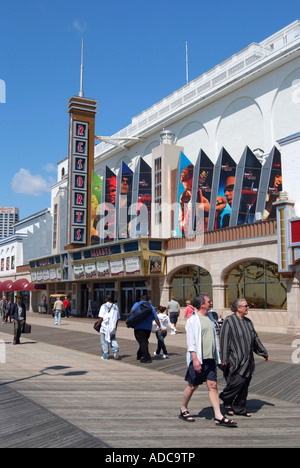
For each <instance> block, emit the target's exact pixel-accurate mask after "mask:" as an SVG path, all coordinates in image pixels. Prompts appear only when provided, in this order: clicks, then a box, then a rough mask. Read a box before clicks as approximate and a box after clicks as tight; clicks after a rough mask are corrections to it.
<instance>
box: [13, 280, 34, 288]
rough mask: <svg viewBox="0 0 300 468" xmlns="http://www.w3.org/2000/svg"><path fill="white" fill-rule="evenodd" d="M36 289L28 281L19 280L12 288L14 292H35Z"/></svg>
mask: <svg viewBox="0 0 300 468" xmlns="http://www.w3.org/2000/svg"><path fill="white" fill-rule="evenodd" d="M34 289H35V286H34V284H32V283H29V281H28V280H27V279H18V280H17V281H15V282H14V283H13V285H12V288H11V290H12V291H33V290H34Z"/></svg>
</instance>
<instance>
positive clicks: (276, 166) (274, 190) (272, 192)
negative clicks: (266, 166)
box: [263, 148, 282, 221]
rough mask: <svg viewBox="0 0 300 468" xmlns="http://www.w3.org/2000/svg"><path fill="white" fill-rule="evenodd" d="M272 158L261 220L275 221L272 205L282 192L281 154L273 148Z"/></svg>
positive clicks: (274, 211)
mask: <svg viewBox="0 0 300 468" xmlns="http://www.w3.org/2000/svg"><path fill="white" fill-rule="evenodd" d="M270 156H271V157H272V159H273V160H272V166H271V173H270V179H269V185H268V193H267V197H266V203H265V209H264V213H263V220H264V221H265V220H266V219H275V218H276V208H275V207H274V206H273V203H275V202H276V201H278V200H279V198H280V192H282V171H281V154H280V152H279V151H278V150H277V148H274V151H273V152H272V153H271V155H270Z"/></svg>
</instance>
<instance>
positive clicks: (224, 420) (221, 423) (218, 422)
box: [215, 416, 237, 427]
mask: <svg viewBox="0 0 300 468" xmlns="http://www.w3.org/2000/svg"><path fill="white" fill-rule="evenodd" d="M215 425H216V426H225V427H237V424H236V422H234V421H232V420H231V419H227V418H225V416H223V418H222V419H217V418H215Z"/></svg>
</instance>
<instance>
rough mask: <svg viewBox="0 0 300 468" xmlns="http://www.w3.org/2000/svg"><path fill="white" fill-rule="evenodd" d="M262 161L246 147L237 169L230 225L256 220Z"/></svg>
mask: <svg viewBox="0 0 300 468" xmlns="http://www.w3.org/2000/svg"><path fill="white" fill-rule="evenodd" d="M261 167H262V166H261V163H260V161H259V160H258V159H257V157H256V156H255V154H254V153H252V151H251V150H250V148H248V147H246V149H245V151H244V153H243V155H242V158H241V160H240V162H239V164H238V167H237V171H236V184H235V192H234V205H233V212H232V217H231V220H230V221H231V222H230V226H236V225H237V224H249V223H253V222H254V221H255V210H256V203H257V197H258V193H259V185H260V178H261ZM236 215H237V216H236Z"/></svg>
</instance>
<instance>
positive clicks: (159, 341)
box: [156, 330, 168, 355]
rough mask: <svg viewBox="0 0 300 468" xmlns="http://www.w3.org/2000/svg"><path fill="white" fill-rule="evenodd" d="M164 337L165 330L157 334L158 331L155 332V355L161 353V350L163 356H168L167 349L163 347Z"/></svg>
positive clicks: (165, 334)
mask: <svg viewBox="0 0 300 468" xmlns="http://www.w3.org/2000/svg"><path fill="white" fill-rule="evenodd" d="M166 336H167V330H163V331H162V332H159V331H157V332H156V338H157V350H156V354H157V355H158V354H159V353H160V352H161V350H162V351H163V354H168V352H167V348H166V345H165V337H166Z"/></svg>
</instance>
